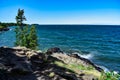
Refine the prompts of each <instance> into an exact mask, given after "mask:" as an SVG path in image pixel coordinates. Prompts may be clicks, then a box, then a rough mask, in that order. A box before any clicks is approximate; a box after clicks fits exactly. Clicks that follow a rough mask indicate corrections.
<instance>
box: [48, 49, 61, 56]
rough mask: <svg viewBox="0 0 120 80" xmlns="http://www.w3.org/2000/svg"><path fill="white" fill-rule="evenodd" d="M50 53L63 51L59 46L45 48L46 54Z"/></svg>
mask: <svg viewBox="0 0 120 80" xmlns="http://www.w3.org/2000/svg"><path fill="white" fill-rule="evenodd" d="M52 53H63V52H62V51H61V49H60V48H58V47H54V48H50V49H48V50H47V52H46V54H49V55H51V54H52Z"/></svg>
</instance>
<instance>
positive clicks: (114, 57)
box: [0, 25, 120, 72]
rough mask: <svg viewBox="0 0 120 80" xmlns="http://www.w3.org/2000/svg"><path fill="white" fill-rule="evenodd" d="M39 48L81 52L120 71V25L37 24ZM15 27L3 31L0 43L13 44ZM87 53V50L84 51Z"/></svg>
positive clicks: (84, 55) (2, 44) (1, 44)
mask: <svg viewBox="0 0 120 80" xmlns="http://www.w3.org/2000/svg"><path fill="white" fill-rule="evenodd" d="M36 29H37V35H38V37H39V44H40V45H39V48H40V49H42V50H43V51H46V50H47V49H48V48H50V47H60V48H61V49H62V50H63V51H64V52H65V53H79V54H80V55H81V56H83V57H85V58H88V59H90V60H92V61H93V62H94V63H96V64H98V65H101V66H104V67H106V68H108V69H110V70H114V71H119V72H120V26H92V25H91V26H88V25H86V26H85V25H84V26H75V25H71V26H70V25H66V26H65V25H59V26H58V25H54V26H53V25H51V26H50V25H46V26H37V27H36ZM14 42H15V33H14V27H11V30H10V31H7V32H1V33H0V46H10V47H12V46H14ZM81 51H82V52H84V53H81Z"/></svg>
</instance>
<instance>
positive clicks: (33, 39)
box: [28, 25, 38, 49]
mask: <svg viewBox="0 0 120 80" xmlns="http://www.w3.org/2000/svg"><path fill="white" fill-rule="evenodd" d="M28 40H29V46H28V48H31V49H37V46H38V43H37V42H38V41H37V40H38V39H37V35H36V29H35V26H33V25H32V27H31V28H30V33H29V34H28Z"/></svg>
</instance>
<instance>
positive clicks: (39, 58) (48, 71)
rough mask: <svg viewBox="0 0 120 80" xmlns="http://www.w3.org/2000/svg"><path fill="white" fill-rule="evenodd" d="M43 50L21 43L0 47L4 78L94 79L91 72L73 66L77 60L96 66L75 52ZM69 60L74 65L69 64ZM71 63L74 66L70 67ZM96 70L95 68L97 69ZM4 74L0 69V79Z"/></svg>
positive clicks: (54, 49) (14, 79)
mask: <svg viewBox="0 0 120 80" xmlns="http://www.w3.org/2000/svg"><path fill="white" fill-rule="evenodd" d="M46 53H47V54H44V53H42V52H41V51H35V50H31V49H28V48H25V47H14V48H9V47H0V69H4V70H6V72H7V74H6V73H5V75H8V76H7V77H6V79H5V80H18V79H19V80H92V79H93V78H94V79H95V77H94V75H93V74H90V75H87V74H86V73H84V71H82V70H81V69H79V68H78V67H76V66H78V65H81V64H83V66H84V65H85V67H86V66H89V65H92V66H94V67H95V68H96V69H97V70H98V69H99V67H97V66H96V65H95V64H93V63H92V62H91V61H90V60H87V59H85V58H82V57H80V56H78V55H77V54H71V55H67V54H63V52H62V51H61V50H60V48H57V47H55V48H50V49H48V51H47V52H46ZM57 53H59V54H57ZM56 62H57V63H56ZM69 64H70V65H69ZM71 64H75V65H76V66H73V67H72V65H71ZM67 67H69V68H67ZM74 67H75V70H74V69H73V68H74ZM76 68H78V69H76ZM97 70H95V71H97ZM96 73H99V72H98V71H97V72H96ZM80 74H81V75H80ZM1 76H2V77H1ZM4 78H5V76H4V74H3V75H1V72H0V80H4Z"/></svg>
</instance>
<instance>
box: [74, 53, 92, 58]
mask: <svg viewBox="0 0 120 80" xmlns="http://www.w3.org/2000/svg"><path fill="white" fill-rule="evenodd" d="M72 54H78V55H79V56H80V57H83V58H86V59H91V58H92V57H93V54H79V53H77V52H74V53H72Z"/></svg>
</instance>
